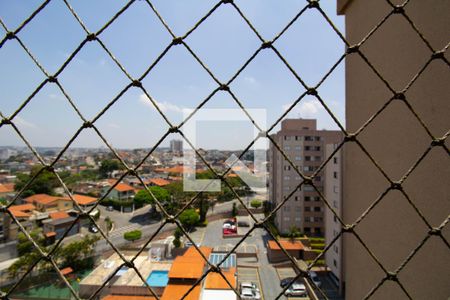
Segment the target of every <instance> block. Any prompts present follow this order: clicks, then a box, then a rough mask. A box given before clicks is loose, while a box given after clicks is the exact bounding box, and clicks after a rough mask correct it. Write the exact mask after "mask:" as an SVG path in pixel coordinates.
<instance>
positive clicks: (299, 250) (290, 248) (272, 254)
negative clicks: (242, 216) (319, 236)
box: [267, 240, 305, 263]
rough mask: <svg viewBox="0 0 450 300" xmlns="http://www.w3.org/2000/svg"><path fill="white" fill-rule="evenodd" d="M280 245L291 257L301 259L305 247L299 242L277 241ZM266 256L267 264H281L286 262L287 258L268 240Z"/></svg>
mask: <svg viewBox="0 0 450 300" xmlns="http://www.w3.org/2000/svg"><path fill="white" fill-rule="evenodd" d="M278 242H279V243H280V245H281V246H282V247H283V248H284V249H285V250H286V252H287V253H289V254H290V255H291V256H292V257H295V258H298V259H303V257H304V250H305V246H304V245H303V243H302V242H300V241H297V240H296V241H287V240H279V241H278ZM267 256H268V259H269V262H271V263H275V262H281V261H286V260H288V257H287V256H286V254H284V252H283V251H282V250H281V249H280V246H278V244H277V243H276V242H275V241H274V240H270V241H268V242H267Z"/></svg>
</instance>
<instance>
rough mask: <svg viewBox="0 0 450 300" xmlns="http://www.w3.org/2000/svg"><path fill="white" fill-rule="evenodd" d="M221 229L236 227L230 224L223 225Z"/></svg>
mask: <svg viewBox="0 0 450 300" xmlns="http://www.w3.org/2000/svg"><path fill="white" fill-rule="evenodd" d="M222 228H223V229H229V228H231V229H235V228H236V226H235V225H234V224H230V223H223V226H222Z"/></svg>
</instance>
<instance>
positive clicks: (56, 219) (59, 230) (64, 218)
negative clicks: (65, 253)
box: [42, 211, 80, 240]
mask: <svg viewBox="0 0 450 300" xmlns="http://www.w3.org/2000/svg"><path fill="white" fill-rule="evenodd" d="M49 216H50V218H49V219H47V220H44V221H42V225H43V233H44V235H45V237H46V238H48V239H50V240H54V239H57V240H59V239H60V238H62V236H63V235H64V234H65V232H66V231H67V230H69V228H70V227H71V226H72V224H73V222H75V220H76V218H75V217H71V216H69V214H68V213H67V212H64V211H56V212H53V213H50V214H49ZM79 232H80V223H79V222H78V221H76V224H75V225H73V227H72V228H70V230H69V232H68V233H67V235H66V236H71V235H74V234H77V233H79Z"/></svg>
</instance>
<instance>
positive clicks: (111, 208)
mask: <svg viewBox="0 0 450 300" xmlns="http://www.w3.org/2000/svg"><path fill="white" fill-rule="evenodd" d="M106 210H107V211H113V210H114V207H112V206H107V207H106Z"/></svg>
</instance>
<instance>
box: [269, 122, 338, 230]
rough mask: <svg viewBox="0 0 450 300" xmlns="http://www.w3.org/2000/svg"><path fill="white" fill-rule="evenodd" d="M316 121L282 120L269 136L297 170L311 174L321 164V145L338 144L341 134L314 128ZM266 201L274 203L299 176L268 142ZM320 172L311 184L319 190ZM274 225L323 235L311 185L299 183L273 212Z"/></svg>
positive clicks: (319, 203)
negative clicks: (275, 130) (268, 161)
mask: <svg viewBox="0 0 450 300" xmlns="http://www.w3.org/2000/svg"><path fill="white" fill-rule="evenodd" d="M316 126H317V125H316V120H313V119H286V120H283V121H282V122H281V130H280V131H278V132H277V133H276V134H274V135H272V138H273V139H274V140H275V142H276V143H277V144H278V145H279V147H280V148H281V149H283V151H284V152H285V153H286V155H287V156H288V157H289V159H290V160H291V161H292V163H293V164H294V165H295V166H298V168H299V170H300V171H301V172H302V173H303V174H305V175H307V176H311V175H312V174H313V173H314V172H315V170H317V168H318V167H319V166H320V165H321V164H322V163H323V160H324V159H325V158H326V157H325V156H324V151H325V150H324V149H325V145H326V144H329V143H340V142H341V141H342V133H341V132H340V131H333V130H317V127H316ZM269 160H270V166H269V176H270V180H269V190H270V192H269V193H270V194H269V195H270V200H271V201H272V203H273V204H274V205H278V204H279V203H280V202H282V201H283V200H284V199H285V197H287V196H288V195H289V194H290V193H291V192H292V191H293V190H294V189H295V187H296V186H297V185H298V184H300V182H301V181H302V178H301V177H300V175H298V174H297V173H296V172H295V170H294V168H293V167H292V166H291V165H290V164H289V162H288V161H287V160H285V158H284V157H283V156H282V154H281V153H280V152H279V151H278V149H276V148H275V147H274V146H273V145H272V144H270V153H269ZM324 182H325V180H324V176H323V172H321V173H319V175H318V177H316V178H315V179H314V184H315V185H316V186H317V187H318V189H319V190H321V191H322V192H323V188H324ZM275 224H276V226H277V227H278V230H279V231H280V232H282V233H288V232H290V230H291V228H292V227H296V228H297V229H298V230H299V231H301V232H303V233H306V234H307V235H319V236H323V235H324V205H323V202H322V201H321V200H320V198H319V195H318V193H317V192H316V191H315V190H314V189H313V187H312V186H302V189H301V190H297V191H296V192H295V193H294V194H293V195H292V196H291V198H289V200H288V201H287V202H286V203H285V204H284V205H283V206H282V207H281V208H280V210H278V211H277V213H276V218H275Z"/></svg>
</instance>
